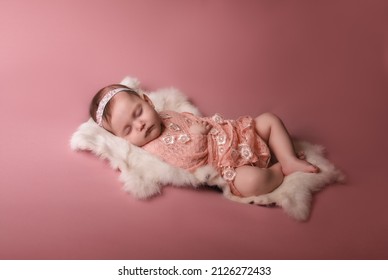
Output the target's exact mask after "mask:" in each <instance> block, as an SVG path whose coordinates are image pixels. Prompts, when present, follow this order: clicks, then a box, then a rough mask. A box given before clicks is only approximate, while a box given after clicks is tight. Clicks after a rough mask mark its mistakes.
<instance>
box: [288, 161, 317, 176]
mask: <svg viewBox="0 0 388 280" xmlns="http://www.w3.org/2000/svg"><path fill="white" fill-rule="evenodd" d="M281 165H282V172H283V174H284V175H286V176H287V175H290V174H291V173H294V172H298V171H300V172H305V173H318V172H319V168H318V167H317V166H315V165H313V164H311V163H309V162H308V161H306V160H302V159H299V158H292V159H290V160H288V161H286V162H282V163H281Z"/></svg>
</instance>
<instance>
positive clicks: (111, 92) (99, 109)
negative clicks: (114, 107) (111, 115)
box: [96, 88, 131, 127]
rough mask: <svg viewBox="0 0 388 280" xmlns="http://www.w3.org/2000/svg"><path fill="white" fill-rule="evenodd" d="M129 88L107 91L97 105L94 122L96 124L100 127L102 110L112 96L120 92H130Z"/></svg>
mask: <svg viewBox="0 0 388 280" xmlns="http://www.w3.org/2000/svg"><path fill="white" fill-rule="evenodd" d="M130 90H131V89H129V88H115V89H113V90H111V91H109V92H108V93H107V94H105V96H104V97H103V98H102V99H101V101H100V103H99V104H98V109H97V112H96V120H97V124H98V125H99V126H101V127H102V115H103V114H104V109H105V106H106V104H108V102H109V100H111V99H112V97H113V96H115V95H116V94H118V93H119V92H120V91H130Z"/></svg>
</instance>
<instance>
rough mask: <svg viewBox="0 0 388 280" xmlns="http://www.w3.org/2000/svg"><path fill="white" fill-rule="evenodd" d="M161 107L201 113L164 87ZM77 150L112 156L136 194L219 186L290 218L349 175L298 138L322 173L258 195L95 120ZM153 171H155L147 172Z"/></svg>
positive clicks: (128, 81) (82, 130)
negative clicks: (162, 156) (179, 163)
mask: <svg viewBox="0 0 388 280" xmlns="http://www.w3.org/2000/svg"><path fill="white" fill-rule="evenodd" d="M121 84H123V85H126V86H129V87H131V88H134V89H136V90H138V91H140V92H142V93H144V91H142V89H141V88H140V87H139V82H138V80H137V79H134V78H130V77H126V78H125V79H124V80H123V81H121ZM147 95H148V96H149V97H150V98H151V100H152V101H153V103H154V105H155V108H156V110H157V111H161V110H175V111H178V112H191V113H193V114H196V115H200V112H199V110H198V109H197V108H196V107H195V106H193V105H192V104H191V103H190V102H189V101H188V99H187V98H186V96H184V95H183V94H182V93H180V92H179V91H178V90H176V89H174V88H168V89H162V90H158V91H155V92H151V93H147ZM70 145H71V148H72V149H73V150H87V151H91V152H93V153H94V154H95V155H97V156H98V157H100V158H102V159H106V160H108V161H109V163H110V165H111V167H112V168H114V169H119V170H120V171H121V172H120V180H121V182H122V183H123V184H124V190H125V191H127V192H129V193H131V194H132V195H134V196H135V197H136V198H140V199H144V198H148V197H151V196H153V195H157V194H159V193H160V192H161V187H162V186H163V185H175V186H192V187H198V186H200V185H211V186H213V185H216V186H218V187H220V188H221V189H222V191H223V194H224V196H225V197H226V198H228V199H230V200H232V201H236V202H240V203H249V204H257V205H277V206H280V207H282V208H283V209H284V210H285V212H286V213H287V214H289V215H290V216H291V217H293V218H295V219H297V220H299V221H304V220H306V219H307V218H308V217H309V214H310V207H311V197H312V193H314V192H317V191H319V190H320V189H322V188H323V187H324V186H326V185H328V184H331V183H335V182H344V179H345V176H344V175H343V174H342V172H341V171H340V170H339V169H337V168H336V167H335V166H334V165H333V164H332V163H331V162H329V161H328V160H327V159H326V158H325V156H324V148H323V147H322V146H318V145H313V144H310V143H308V142H295V147H296V149H297V151H304V153H305V156H306V159H307V160H308V161H309V162H311V163H312V164H315V165H316V166H318V167H319V168H320V169H321V172H320V173H318V174H309V173H301V172H296V173H293V174H291V175H289V176H287V177H285V179H284V181H283V183H282V184H281V185H280V187H279V188H277V189H276V190H275V191H273V192H272V193H269V194H265V195H261V196H254V197H244V198H242V197H237V196H234V195H233V194H232V193H231V192H230V190H229V188H228V187H226V183H225V181H224V180H223V179H222V178H221V177H220V176H219V175H218V174H217V172H216V171H215V170H214V169H213V168H212V167H211V166H210V165H208V166H205V167H202V168H199V169H197V170H196V171H195V173H194V174H192V173H189V172H187V171H185V170H183V169H180V168H175V167H173V166H171V165H169V164H167V163H165V162H163V161H161V160H159V159H158V158H157V157H156V156H153V155H151V154H149V153H148V152H146V151H144V150H142V149H141V148H138V147H135V146H133V145H130V144H128V143H127V142H126V141H125V140H123V139H121V138H118V137H116V136H114V135H112V134H110V133H109V132H107V131H105V130H104V129H102V128H100V127H99V126H98V125H97V124H96V123H95V122H94V121H93V120H92V119H89V120H88V121H87V122H85V123H83V124H82V125H81V126H80V127H79V128H78V129H77V131H76V132H75V133H74V134H73V135H72V137H71V141H70ZM149 170H153V172H152V173H150V172H148V171H149Z"/></svg>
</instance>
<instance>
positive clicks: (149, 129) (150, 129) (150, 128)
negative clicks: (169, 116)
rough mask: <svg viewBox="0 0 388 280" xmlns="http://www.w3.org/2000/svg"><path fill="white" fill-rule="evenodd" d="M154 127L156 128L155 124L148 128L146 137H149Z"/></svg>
mask: <svg viewBox="0 0 388 280" xmlns="http://www.w3.org/2000/svg"><path fill="white" fill-rule="evenodd" d="M153 128H154V125H151V126H150V127H149V128H148V129H147V130H146V133H145V137H147V136H148V135H149V134H150V133H151V131H152V129H153Z"/></svg>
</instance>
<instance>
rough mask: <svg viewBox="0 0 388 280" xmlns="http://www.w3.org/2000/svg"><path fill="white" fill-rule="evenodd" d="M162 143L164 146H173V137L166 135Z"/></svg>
mask: <svg viewBox="0 0 388 280" xmlns="http://www.w3.org/2000/svg"><path fill="white" fill-rule="evenodd" d="M162 141H163V142H164V144H166V145H171V144H174V143H175V137H174V136H172V135H166V136H164V137H163V138H162Z"/></svg>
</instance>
